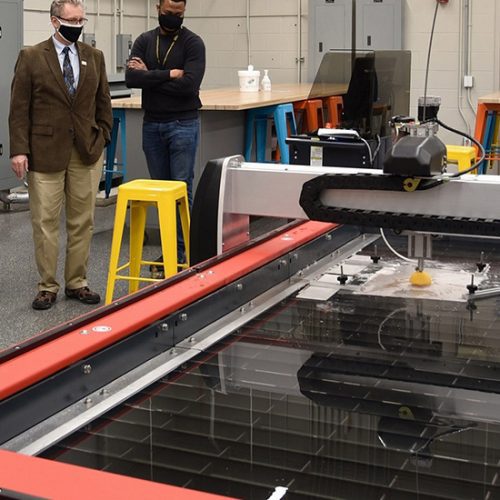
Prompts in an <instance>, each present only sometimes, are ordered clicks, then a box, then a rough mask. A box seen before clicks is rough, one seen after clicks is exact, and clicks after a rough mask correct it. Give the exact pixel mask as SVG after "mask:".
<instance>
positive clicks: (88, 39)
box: [82, 33, 97, 47]
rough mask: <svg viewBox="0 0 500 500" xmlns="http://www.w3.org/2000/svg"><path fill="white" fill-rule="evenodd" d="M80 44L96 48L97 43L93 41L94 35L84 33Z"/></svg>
mask: <svg viewBox="0 0 500 500" xmlns="http://www.w3.org/2000/svg"><path fill="white" fill-rule="evenodd" d="M82 42H83V43H86V44H87V45H90V46H91V47H96V46H97V42H96V39H95V33H84V34H83V37H82Z"/></svg>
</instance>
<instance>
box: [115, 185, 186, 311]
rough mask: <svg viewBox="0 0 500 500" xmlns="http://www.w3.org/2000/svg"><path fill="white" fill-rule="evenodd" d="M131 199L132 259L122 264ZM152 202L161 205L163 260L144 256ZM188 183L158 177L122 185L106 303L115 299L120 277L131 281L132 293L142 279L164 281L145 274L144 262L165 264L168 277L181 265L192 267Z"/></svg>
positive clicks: (130, 289)
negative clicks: (182, 253) (180, 257)
mask: <svg viewBox="0 0 500 500" xmlns="http://www.w3.org/2000/svg"><path fill="white" fill-rule="evenodd" d="M129 202H130V260H129V262H127V263H126V264H124V265H122V266H120V267H118V261H119V258H120V248H121V243H122V236H123V228H124V227H125V218H126V215H127V206H128V203H129ZM149 206H156V207H157V209H158V220H159V225H160V239H161V249H162V254H163V263H162V262H158V261H145V260H142V248H143V244H144V231H145V229H146V215H147V208H148V207H149ZM177 207H179V215H180V219H181V225H182V234H183V237H184V244H185V247H186V263H185V264H179V263H178V262H177ZM188 207H189V205H188V198H187V188H186V183H185V182H181V181H156V180H150V179H137V180H134V181H130V182H127V183H125V184H122V185H121V186H119V187H118V198H117V202H116V213H115V225H114V231H113V241H112V243H111V257H110V261H109V272H108V285H107V288H106V304H109V303H110V302H111V301H112V300H113V292H114V288H115V281H116V280H128V281H129V293H132V292H136V291H137V290H138V289H139V282H140V281H160V280H158V279H153V278H141V266H142V265H151V264H157V265H163V268H164V270H165V277H166V278H167V277H169V276H173V275H174V274H176V273H177V267H178V266H179V267H182V268H187V267H189V209H188ZM127 267H128V268H129V275H128V276H125V275H121V274H119V273H120V271H123V270H124V269H126V268H127Z"/></svg>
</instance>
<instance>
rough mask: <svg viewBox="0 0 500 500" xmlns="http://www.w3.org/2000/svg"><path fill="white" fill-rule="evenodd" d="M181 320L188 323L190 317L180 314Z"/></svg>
mask: <svg viewBox="0 0 500 500" xmlns="http://www.w3.org/2000/svg"><path fill="white" fill-rule="evenodd" d="M179 319H180V320H181V321H187V319H188V315H187V314H186V313H182V314H179Z"/></svg>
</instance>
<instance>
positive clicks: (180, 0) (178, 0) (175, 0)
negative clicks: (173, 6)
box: [160, 0, 187, 7]
mask: <svg viewBox="0 0 500 500" xmlns="http://www.w3.org/2000/svg"><path fill="white" fill-rule="evenodd" d="M164 2H165V0H160V7H161V6H162V5H163V3H164ZM172 2H175V3H181V2H184V5H186V4H187V0H172Z"/></svg>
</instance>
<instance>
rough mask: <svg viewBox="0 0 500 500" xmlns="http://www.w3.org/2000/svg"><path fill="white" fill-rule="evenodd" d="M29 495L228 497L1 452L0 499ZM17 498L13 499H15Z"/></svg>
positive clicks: (58, 499)
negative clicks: (3, 496) (10, 494)
mask: <svg viewBox="0 0 500 500" xmlns="http://www.w3.org/2000/svg"><path fill="white" fill-rule="evenodd" d="M2 493H4V494H5V495H8V494H9V493H12V494H13V493H16V494H23V495H30V496H32V497H34V496H36V497H37V498H50V499H51V500H68V499H72V500H80V499H81V500H88V499H89V498H92V499H93V500H100V499H102V500H104V499H105V500H114V499H120V500H125V499H127V498H172V499H174V498H175V499H176V500H224V499H228V498H229V497H223V496H219V495H213V494H210V493H203V492H200V491H194V490H189V489H186V488H180V487H178V486H170V485H167V484H160V483H155V482H152V481H146V480H143V479H135V478H131V477H127V476H120V475H118V474H112V473H110V472H103V471H97V470H93V469H86V468H84V467H78V466H76V465H68V464H64V463H60V462H53V461H52V460H45V459H42V458H35V457H28V456H25V455H21V454H18V453H14V452H10V451H5V450H0V496H2ZM12 498H14V497H12Z"/></svg>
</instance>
